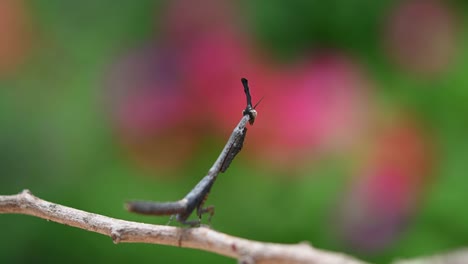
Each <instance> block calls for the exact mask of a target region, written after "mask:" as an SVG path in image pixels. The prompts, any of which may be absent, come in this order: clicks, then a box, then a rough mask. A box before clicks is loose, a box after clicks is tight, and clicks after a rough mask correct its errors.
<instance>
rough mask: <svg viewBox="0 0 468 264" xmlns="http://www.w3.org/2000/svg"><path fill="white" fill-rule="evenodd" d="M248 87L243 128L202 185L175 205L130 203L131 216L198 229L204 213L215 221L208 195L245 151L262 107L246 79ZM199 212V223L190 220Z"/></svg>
mask: <svg viewBox="0 0 468 264" xmlns="http://www.w3.org/2000/svg"><path fill="white" fill-rule="evenodd" d="M241 81H242V85H243V86H244V93H245V96H246V99H247V106H246V107H245V109H244V110H243V111H242V118H241V120H240V122H239V124H238V125H237V126H236V127H235V128H234V130H233V131H232V134H231V136H230V138H229V140H228V142H227V143H226V145H225V146H224V149H223V150H222V151H221V154H220V155H219V157H218V159H217V160H216V161H215V163H214V164H213V166H212V167H211V168H210V170H209V171H208V174H207V175H206V176H205V177H203V179H201V180H200V182H198V184H197V185H196V186H195V187H194V188H193V189H192V190H191V191H190V192H189V193H188V194H187V195H186V196H185V197H184V198H182V199H181V200H179V201H175V202H151V201H130V202H128V203H127V204H126V208H127V210H129V211H130V212H134V213H138V214H146V215H171V218H172V217H175V218H176V220H177V221H179V222H180V223H182V224H185V225H190V226H197V225H199V224H200V223H201V216H202V215H203V214H204V213H209V214H210V217H209V220H211V217H212V216H213V214H214V206H207V207H203V205H204V203H205V200H206V198H207V196H208V193H209V192H210V190H211V187H212V186H213V184H214V182H215V180H216V178H217V177H218V174H219V173H220V172H223V173H224V172H226V170H227V169H228V168H229V165H230V164H231V162H232V161H233V160H234V158H235V157H236V155H237V154H238V153H239V152H240V151H241V149H242V147H243V145H244V139H245V136H246V134H247V127H246V125H247V122H249V124H250V125H253V124H254V122H255V118H256V117H257V111H256V110H255V108H256V107H257V105H258V103H260V101H261V100H260V101H259V102H258V103H257V104H256V105H255V106H252V97H251V95H250V90H249V86H248V81H247V79H245V78H242V79H241ZM195 209H196V211H197V217H198V219H196V220H187V219H188V218H189V217H190V215H191V214H192V212H193V211H194V210H195Z"/></svg>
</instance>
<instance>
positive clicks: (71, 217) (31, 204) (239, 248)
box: [0, 190, 365, 264]
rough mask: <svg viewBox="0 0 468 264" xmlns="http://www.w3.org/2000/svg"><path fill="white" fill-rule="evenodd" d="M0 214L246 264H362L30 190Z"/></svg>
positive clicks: (4, 202)
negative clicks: (60, 200) (111, 212)
mask: <svg viewBox="0 0 468 264" xmlns="http://www.w3.org/2000/svg"><path fill="white" fill-rule="evenodd" d="M0 213H3V214H25V215H32V216H36V217H39V218H43V219H47V220H51V221H54V222H57V223H61V224H65V225H69V226H74V227H78V228H80V229H84V230H88V231H91V232H96V233H100V234H103V235H106V236H109V237H111V238H112V240H113V241H114V243H120V242H126V243H149V244H160V245H169V246H178V247H184V248H195V249H200V250H204V251H208V252H213V253H217V254H220V255H223V256H227V257H232V258H236V259H238V260H239V261H242V262H248V263H321V264H359V263H361V264H363V263H365V262H363V261H360V260H356V259H354V258H352V257H350V256H347V255H344V254H341V253H334V252H328V251H324V250H319V249H315V248H313V247H311V246H310V245H308V244H306V243H301V244H297V245H285V244H274V243H263V242H258V241H251V240H247V239H243V238H238V237H234V236H230V235H227V234H223V233H220V232H217V231H214V230H212V229H209V228H206V227H198V228H178V227H171V226H161V225H150V224H144V223H138V222H131V221H125V220H121V219H115V218H111V217H107V216H103V215H98V214H93V213H88V212H85V211H82V210H78V209H74V208H70V207H67V206H63V205H59V204H55V203H51V202H48V201H45V200H42V199H40V198H38V197H36V196H34V195H32V194H31V192H30V191H29V190H24V191H23V192H21V193H19V194H16V195H5V196H0Z"/></svg>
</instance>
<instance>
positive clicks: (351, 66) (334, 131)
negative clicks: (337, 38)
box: [251, 52, 370, 169]
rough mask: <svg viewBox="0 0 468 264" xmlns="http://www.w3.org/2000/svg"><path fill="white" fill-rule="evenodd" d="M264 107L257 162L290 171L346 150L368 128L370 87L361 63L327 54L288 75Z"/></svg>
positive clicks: (279, 79)
mask: <svg viewBox="0 0 468 264" xmlns="http://www.w3.org/2000/svg"><path fill="white" fill-rule="evenodd" d="M281 72H282V74H281V73H280V74H278V75H277V76H276V79H275V81H272V82H273V83H274V84H272V87H270V88H272V90H271V91H269V92H268V95H267V97H266V99H265V103H264V104H263V105H262V107H261V111H259V114H260V115H261V116H260V117H259V118H258V120H259V122H258V123H259V124H258V125H256V128H255V129H256V130H258V131H256V133H255V137H254V138H253V139H252V140H251V141H253V142H258V143H254V144H255V145H256V146H255V148H256V149H258V150H259V151H260V153H258V155H257V157H258V158H259V159H265V160H266V161H267V162H268V163H269V165H270V166H271V165H272V166H274V167H280V168H281V167H283V168H285V169H290V168H291V167H294V166H295V165H299V164H303V163H304V162H305V161H307V160H309V161H310V160H312V157H311V155H312V154H318V153H322V154H323V153H324V152H328V151H331V150H337V149H343V147H345V146H347V145H349V144H350V143H351V141H352V140H353V139H354V138H356V135H357V134H359V131H360V130H361V129H362V128H363V127H364V123H365V120H366V119H367V117H366V112H367V111H366V110H367V108H368V107H369V103H368V92H369V89H370V81H369V80H368V79H367V78H366V76H365V74H364V71H363V69H362V68H361V67H360V66H359V64H358V63H356V62H355V61H353V60H352V59H351V58H350V57H347V56H345V55H343V54H339V53H333V52H328V53H323V54H321V55H318V56H316V57H314V58H312V60H310V61H305V62H303V63H301V64H297V65H295V66H294V67H292V68H290V69H283V71H281Z"/></svg>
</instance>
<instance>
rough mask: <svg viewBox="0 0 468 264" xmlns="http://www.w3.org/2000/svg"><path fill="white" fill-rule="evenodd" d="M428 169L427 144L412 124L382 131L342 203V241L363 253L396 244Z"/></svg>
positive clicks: (398, 122) (411, 214)
mask: <svg viewBox="0 0 468 264" xmlns="http://www.w3.org/2000/svg"><path fill="white" fill-rule="evenodd" d="M432 167H433V164H432V151H431V144H430V142H429V140H428V138H427V135H425V131H423V130H422V128H421V127H420V126H418V125H417V124H416V122H414V121H412V120H399V121H397V122H396V123H393V124H391V125H389V126H388V127H385V128H383V130H381V131H380V134H379V135H378V136H377V138H376V139H375V140H374V141H373V146H372V147H371V149H370V151H369V155H368V156H367V160H365V161H364V164H363V165H362V167H361V168H360V169H359V172H358V175H357V176H358V177H356V178H354V180H353V182H352V183H351V186H350V187H349V189H348V190H347V192H346V194H345V197H344V198H343V200H342V203H343V204H342V207H341V211H340V214H339V216H338V217H337V219H338V224H339V230H341V236H342V238H343V239H344V240H345V241H347V242H348V243H349V245H350V246H351V247H352V248H354V249H356V250H361V251H365V252H367V253H369V252H372V251H379V250H382V249H384V248H385V247H387V246H388V245H389V244H391V243H392V242H393V241H395V240H396V239H397V238H398V237H399V235H400V234H401V233H402V231H403V230H405V228H406V227H407V225H408V223H409V221H410V219H411V217H412V216H413V215H414V213H415V210H416V209H417V205H418V202H419V200H420V199H421V198H422V193H423V191H424V187H425V184H426V183H427V181H428V176H429V175H430V172H431V168H432ZM335 217H336V216H335Z"/></svg>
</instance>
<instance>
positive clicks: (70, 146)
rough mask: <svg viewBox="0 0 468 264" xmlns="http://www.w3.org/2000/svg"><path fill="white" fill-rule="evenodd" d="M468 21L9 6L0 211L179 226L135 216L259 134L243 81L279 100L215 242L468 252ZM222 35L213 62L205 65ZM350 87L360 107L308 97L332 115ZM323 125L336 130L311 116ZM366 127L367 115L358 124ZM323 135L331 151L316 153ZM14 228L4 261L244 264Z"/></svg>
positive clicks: (143, 6)
mask: <svg viewBox="0 0 468 264" xmlns="http://www.w3.org/2000/svg"><path fill="white" fill-rule="evenodd" d="M174 6H175V7H174ZM467 8H468V5H467V4H466V2H465V1H432V0H431V1H416V0H411V1H409V0H408V1H390V0H388V1H372V0H333V1H305V0H304V1H299V0H293V1H287V2H285V1H277V0H270V1H266V0H260V1H239V2H235V3H234V2H232V3H231V2H227V1H226V2H224V1H201V2H199V3H197V4H195V3H192V2H191V1H180V0H178V1H167V2H166V1H150V0H140V1H118V2H115V1H110V0H102V1H58V0H50V1H40V0H30V1H17V0H8V1H6V0H5V1H2V2H1V3H0V35H2V36H0V60H1V62H0V175H1V178H0V194H4V195H7V194H15V193H18V192H20V191H21V190H22V189H25V188H27V189H30V190H31V191H32V192H33V194H35V195H37V196H39V197H41V198H43V199H45V200H48V201H52V202H56V203H59V204H63V205H66V206H70V207H74V208H78V209H82V210H85V211H89V212H93V213H98V214H103V215H106V216H110V217H115V218H121V219H125V220H132V221H141V222H147V223H154V224H165V223H166V222H167V220H168V217H146V216H139V215H134V214H130V213H129V212H126V211H125V210H124V208H123V203H124V202H125V201H126V200H128V199H147V200H158V201H166V200H167V201H169V200H175V199H179V198H181V197H183V196H184V195H185V194H186V193H187V192H188V191H189V190H190V189H191V188H192V187H193V186H194V185H195V184H196V183H197V182H198V180H200V179H201V178H202V177H203V176H204V175H205V173H206V172H207V170H208V169H209V167H210V166H211V165H212V162H214V160H215V159H216V157H217V155H218V153H219V151H220V150H221V149H222V146H224V144H225V139H227V137H228V135H229V133H230V131H231V129H232V128H233V127H234V126H235V124H236V122H238V120H239V119H240V112H241V110H242V109H243V108H244V106H245V105H244V104H245V102H244V99H243V94H242V88H241V84H240V81H239V79H240V78H241V77H247V78H249V80H250V81H251V86H252V87H251V89H252V93H253V96H254V101H257V100H258V99H259V98H260V97H261V96H262V95H263V94H265V96H266V97H265V100H264V101H263V102H262V103H261V104H260V105H259V107H258V111H259V117H258V120H257V121H256V124H255V125H254V126H252V127H249V135H247V139H246V143H245V145H244V150H243V151H242V152H241V153H240V154H239V156H238V158H237V159H236V160H235V161H234V162H233V164H232V165H231V167H230V169H229V170H228V171H227V173H225V174H221V175H220V177H219V178H218V181H217V182H216V184H215V185H214V187H213V189H212V191H211V193H210V196H209V199H208V201H207V204H213V205H215V206H216V213H215V215H214V217H213V220H212V228H213V229H216V230H218V231H221V232H224V233H227V234H231V235H234V236H240V237H243V238H247V239H253V240H260V241H269V242H278V243H298V242H300V241H308V242H310V243H311V244H312V245H313V246H315V247H318V248H322V249H327V250H332V251H341V252H346V253H349V254H352V255H355V256H357V257H360V258H362V259H364V260H368V261H372V262H377V263H386V262H389V261H390V260H392V259H394V258H396V257H399V258H406V257H416V256H420V255H427V254H433V253H436V252H440V251H444V250H449V249H454V248H458V247H461V246H465V245H466V244H467V243H468V210H466V207H465V206H466V201H467V199H468V195H467V194H466V190H465V189H466V186H467V185H468V177H467V176H468V175H467V173H466V161H467V159H468V139H467V137H466V135H467V132H468V122H467V118H466V117H467V114H468V104H467V103H466V102H467V100H468V75H467V72H468V48H467V47H468V45H467V43H468V31H466V26H467V21H466V19H467V17H468V16H467V15H466V14H467V13H466V12H467ZM200 10H201V11H200ZM205 12H206V13H205ZM194 14H195V15H194ZM418 16H420V17H418ZM204 19H206V21H205V20H204ZM212 32H214V33H213V34H212ZM230 33H232V36H231V35H229V34H230ZM213 36H214V37H213ZM205 37H206V39H207V40H208V41H207V42H209V44H210V45H213V47H214V48H210V47H211V46H209V45H208V48H205V49H203V48H201V49H200V50H198V48H199V47H205V46H203V45H204V44H206V42H204V41H205V40H206V39H204V38H205ZM216 40H219V42H217V41H216ZM237 40H240V41H239V43H237V42H236V41H237ZM199 43H202V44H203V45H202V44H200V45H198V44H199ZM197 45H198V46H197ZM223 45H224V46H223ZM245 46H248V47H249V48H247V49H246V50H248V51H244V47H245ZM148 47H149V48H148ZM219 47H220V51H218V50H217V48H219ZM224 47H227V48H225V49H224ZM238 47H241V48H238ZM153 49H155V50H156V51H154V50H153ZM148 50H149V51H148ZM213 50H215V51H214V52H219V53H218V55H217V56H216V57H217V58H219V61H221V62H220V63H221V64H223V63H224V58H225V57H226V58H227V59H226V61H228V62H231V61H234V62H237V58H241V59H239V60H241V61H240V62H238V64H236V65H233V66H232V69H231V67H230V64H228V66H226V67H224V68H223V67H221V66H218V65H217V64H216V63H212V62H213V61H214V60H211V57H210V54H209V53H210V52H211V51H213ZM202 51H203V52H202ZM132 52H133V53H132ZM153 52H155V53H156V54H157V55H156V57H155V58H153V57H152V55H151V54H153ZM134 53H136V54H137V55H136V57H135V58H133V57H132V55H131V54H134ZM128 54H130V55H128ZM145 54H146V55H145ZM233 54H234V55H233ZM189 55H190V56H189ZM223 56H225V57H223ZM252 56H254V57H255V59H252V61H250V59H251V58H252ZM257 56H258V57H257ZM175 57H177V59H173V58H175ZM122 58H123V59H122ZM128 58H130V59H128ZM245 58H246V59H245ZM320 58H321V59H320ZM336 58H338V59H336ZM127 59H128V61H127ZM213 59H216V58H213ZM243 59H245V60H243ZM129 61H130V62H129ZM259 61H260V62H259ZM309 61H310V63H311V65H312V66H310V68H308V66H304V65H307V63H308V62H309ZM336 61H338V62H336ZM342 61H344V62H343V63H342ZM152 63H154V64H152ZM171 63H172V64H171ZM121 64H122V65H124V66H121ZM253 64H255V65H256V66H255V67H256V68H255V69H251V65H253ZM115 65H117V66H115ZM119 65H120V66H119ZM207 65H208V66H207ZM330 65H331V66H330ZM336 65H338V66H336ZM343 65H344V66H343ZM191 66H193V67H191ZM224 66H225V65H224ZM204 67H208V69H206V70H205V68H204ZM209 67H215V69H212V68H209ZM336 68H338V71H344V72H345V73H344V74H343V75H340V74H341V72H339V74H337V75H335V70H336ZM342 68H344V69H345V70H342ZM145 69H146V70H148V71H149V73H146V72H145V73H143V71H144V70H145ZM340 69H341V70H340ZM226 72H227V73H226ZM355 72H358V73H357V74H356V75H357V76H358V77H356V76H355V75H354V74H355ZM126 74H128V75H126ZM153 74H154V75H155V76H156V77H155V78H154V79H153V76H152V75H153ZM204 74H205V75H204ZM188 75H190V76H188ZM244 75H245V76H244ZM350 75H351V77H349V76H350ZM301 76H305V77H304V81H301V80H302V79H301V78H302V77H301ZM308 76H315V77H313V78H312V77H311V78H312V79H310V80H309V79H307V78H308ZM324 76H325V77H324ZM335 76H338V77H335ZM339 76H345V77H343V78H344V79H345V81H343V83H344V84H342V85H341V86H343V87H344V88H343V89H345V92H342V90H339V89H338V90H337V92H336V93H333V94H328V93H327V94H326V96H335V95H336V94H338V95H337V97H336V98H339V99H336V101H334V100H335V99H330V100H331V101H332V102H334V103H336V107H334V108H333V107H331V108H327V106H324V107H323V108H310V107H311V106H310V105H312V104H313V105H314V106H315V105H317V103H318V102H315V103H310V104H307V103H304V102H303V101H301V100H300V99H297V100H296V101H295V99H291V98H296V97H294V96H297V98H306V95H307V96H310V98H312V99H311V100H312V101H313V100H314V99H313V98H314V95H317V94H319V95H320V96H322V95H323V94H322V93H321V92H315V91H316V90H314V89H316V88H313V89H312V88H311V91H313V92H310V93H309V92H308V90H307V89H308V88H309V87H319V88H320V87H321V86H320V85H321V84H323V83H325V84H326V85H330V87H335V86H333V83H334V80H335V78H340V77H339ZM327 78H328V79H327ZM346 78H349V79H346ZM168 79H169V80H168ZM355 79H359V81H357V82H356V83H354V84H350V85H349V87H350V88H348V87H347V84H349V83H352V82H353V81H354V80H355ZM361 79H362V80H361ZM211 82H212V83H213V84H212V86H209V87H208V86H206V85H204V84H206V83H211ZM134 83H135V86H132V85H133V84H134ZM223 83H229V85H226V86H223V85H222V84H223ZM231 83H234V84H233V85H232V86H231ZM330 83H332V84H330ZM363 83H364V84H365V85H364V84H363ZM295 84H297V87H299V86H301V87H302V88H301V89H297V90H296V89H295V87H296V85H295ZM353 85H354V86H353ZM341 86H340V89H341ZM363 86H366V88H365V89H363V90H361V88H362V87H363ZM115 87H117V88H115ZM160 87H163V88H160ZM186 87H190V88H186ZM232 87H234V88H232ZM231 88H232V89H231ZM335 88H336V87H335ZM132 89H134V90H135V91H136V92H134V90H132ZM216 89H218V90H219V91H220V92H219V93H221V94H218V93H217V92H212V91H213V90H216ZM236 89H237V90H236ZM147 90H149V91H150V92H148V93H146V91H147ZM161 90H163V91H162V92H161ZM140 91H144V92H142V94H143V96H141V97H138V96H139V95H140V94H138V96H136V95H135V96H134V93H139V92H140ZM153 91H154V93H156V95H154V94H153V93H152V92H153ZM231 91H233V92H232V93H231ZM160 92H161V93H162V95H161V94H160ZM296 93H297V94H296ZM148 94H150V95H149V96H148ZM224 94H228V95H229V97H228V96H227V95H224ZM231 94H235V96H237V97H235V96H234V97H232V96H230V95H231ZM145 95H146V96H145ZM151 96H155V97H158V96H160V97H161V98H163V100H161V101H158V100H156V99H155V100H152V98H153V97H151ZM128 98H132V99H134V100H135V102H136V103H135V102H134V103H135V104H127V101H126V100H127V99H128ZM135 98H136V99H135ZM142 98H150V99H148V100H149V101H150V103H148V104H149V105H150V106H149V107H148V109H150V110H147V108H145V107H144V106H145V102H143V101H141V100H140V99H142ZM158 98H159V97H158ZM327 98H328V97H327ZM333 98H335V97H333ZM356 98H357V99H356ZM288 99H291V100H288ZM228 100H233V102H232V103H231V102H230V101H229V103H226V102H227V101H228ZM340 100H341V101H340ZM129 101H130V100H129ZM167 101H170V102H175V103H174V104H173V105H171V103H167ZM132 102H133V101H132ZM348 102H351V103H349V104H348ZM363 102H364V104H365V105H366V107H364V109H360V107H361V106H362V105H361V104H363ZM214 103H218V105H219V104H220V105H221V106H222V105H223V104H225V103H226V105H229V107H227V106H226V109H224V108H222V107H218V108H216V109H213V108H214V106H216V104H214ZM231 105H233V106H234V107H230V106H231ZM342 105H346V107H347V108H344V109H341V108H340V107H341V106H342ZM139 106H142V107H141V109H140V108H139ZM211 106H213V107H211ZM158 107H159V108H158ZM135 108H138V111H137V110H134V109H135ZM122 109H123V110H122ZM337 109H338V110H337ZM153 110H154V111H153ZM279 110H281V111H279ZM335 110H336V112H333V113H334V115H333V116H332V117H330V118H325V119H326V121H327V120H330V119H333V120H335V118H336V120H338V121H337V122H335V123H337V124H335V123H333V124H332V125H328V123H327V122H328V121H327V122H325V121H320V120H321V119H320V118H319V117H320V116H327V114H328V113H329V112H330V111H335ZM133 111H135V112H133ZM210 111H213V112H216V114H214V113H213V112H210ZM231 111H232V112H231ZM262 111H263V112H262ZM354 111H355V112H354ZM225 112H226V115H225V116H226V117H224V113H225ZM293 112H294V114H296V112H297V113H298V114H299V115H298V116H294V114H293ZM312 112H313V113H316V114H317V116H319V117H315V116H313V117H309V116H307V115H305V116H302V114H303V113H312ZM348 112H352V113H356V114H355V115H353V118H351V122H350V123H349V124H346V125H343V122H341V121H340V120H341V119H340V118H341V116H342V115H345V113H348ZM231 113H232V114H231ZM402 113H403V114H402ZM289 114H291V116H294V117H291V118H290V119H289ZM139 115H141V116H145V117H143V118H142V119H141V120H143V121H141V120H140V121H134V120H133V117H134V116H138V117H139ZM356 116H357V117H356ZM402 116H403V117H402ZM145 118H146V119H145ZM262 118H263V120H264V121H262ZM308 118H310V119H308ZM129 119H130V120H129ZM135 119H137V118H135ZM346 119H347V118H346ZM346 119H345V120H346ZM400 119H402V120H403V121H400ZM354 120H360V122H361V121H362V120H364V121H362V123H359V124H356V122H354ZM389 120H390V121H389ZM395 120H396V121H395ZM320 122H322V123H320ZM309 123H310V124H314V125H315V126H313V128H309V127H307V124H309ZM408 124H409V125H408ZM350 126H352V127H351V128H350ZM354 126H356V127H357V128H355V127H354ZM278 127H279V128H278ZM395 127H396V128H395ZM319 128H320V129H322V128H323V131H322V130H320V129H319ZM275 130H279V132H275ZM282 131H289V132H290V133H291V134H292V135H291V136H289V135H288V134H286V132H282ZM304 131H305V132H304ZM311 131H312V132H314V133H316V134H319V135H320V136H316V137H314V140H313V142H309V141H308V140H309V137H312V136H310V135H311V133H312V132H311ZM317 131H321V132H320V133H319V132H317ZM337 131H338V132H346V133H345V134H347V132H350V134H351V135H352V136H351V138H352V139H351V140H350V139H342V137H343V138H346V136H343V135H342V134H343V133H341V134H340V133H338V132H337ZM395 131H397V132H395ZM401 131H404V132H401ZM309 132H310V133H309ZM400 132H401V133H400ZM330 134H332V135H333V136H329V135H330ZM395 134H396V135H397V136H395V138H396V139H395V138H394V137H393V136H394V135H395ZM401 134H403V136H401ZM296 135H300V136H296ZM314 135H315V134H314ZM381 135H383V136H381ZM408 135H409V136H408ZM348 136H349V135H348ZM357 138H358V139H357ZM389 138H390V139H389ZM402 138H403V139H402ZM292 139H294V140H297V142H295V143H291V142H292ZM341 141H346V142H347V143H343V144H341V143H338V146H335V145H334V143H335V142H341ZM414 142H416V143H414ZM399 144H401V146H400V145H399ZM330 145H332V146H330ZM148 146H149V147H148ZM264 149H268V150H264ZM271 153H274V155H271V157H270V156H269V154H271ZM292 156H293V157H294V160H293V161H290V160H288V157H292ZM278 160H279V161H281V162H279V163H278ZM285 160H287V161H285ZM257 161H258V162H257ZM282 161H284V163H283V162H282ZM408 163H409V164H408ZM380 168H384V169H382V170H381V169H380ZM387 168H391V169H388V170H387ZM380 171H385V172H387V171H391V173H387V174H388V175H397V176H391V177H389V178H386V177H383V178H379V176H380V175H381V174H379V172H380ZM360 174H363V175H366V176H360ZM383 174H385V175H387V174H386V173H383ZM383 174H382V175H383ZM367 175H371V176H367ZM373 176H375V177H374V178H373ZM369 179H373V180H369ZM379 179H384V180H382V181H380V180H379ZM356 186H357V187H356ZM363 186H364V187H363ZM374 187H375V189H372V188H374ZM363 190H364V191H363ZM387 191H388V193H387ZM380 195H381V196H380ZM356 197H358V198H356ZM349 200H351V201H355V202H356V203H357V205H356V204H348V203H347V202H346V201H349ZM374 202H375V203H374ZM350 212H351V213H350ZM356 215H358V216H356ZM387 220H388V221H387ZM0 225H1V226H2V227H4V230H3V232H2V237H3V239H2V240H1V241H0V249H1V250H0V262H1V263H31V262H53V261H54V262H62V261H63V262H70V263H84V262H96V263H97V262H117V263H120V262H131V261H132V262H135V261H136V262H150V261H151V262H152V263H167V262H176V263H198V262H203V263H234V260H231V259H228V258H225V257H222V256H218V255H215V254H211V253H206V252H201V251H196V250H191V249H178V248H172V247H167V246H159V245H144V244H118V245H115V244H113V243H112V241H111V239H110V238H108V237H105V236H102V235H98V234H95V233H90V232H85V231H83V230H79V229H75V228H70V227H67V226H64V225H59V224H56V223H52V222H47V221H45V220H42V219H38V218H33V217H29V216H21V215H1V216H0ZM175 225H177V224H175ZM369 226H372V228H368V227H369ZM6 227H8V228H6ZM369 229H370V230H369ZM350 230H351V231H350ZM372 238H374V240H376V241H374V240H373V239H372ZM362 240H365V241H362ZM369 245H370V246H369Z"/></svg>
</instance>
